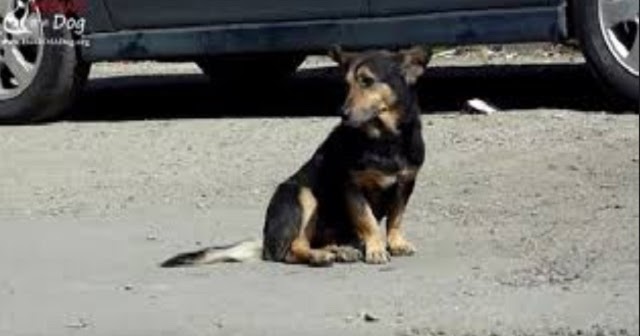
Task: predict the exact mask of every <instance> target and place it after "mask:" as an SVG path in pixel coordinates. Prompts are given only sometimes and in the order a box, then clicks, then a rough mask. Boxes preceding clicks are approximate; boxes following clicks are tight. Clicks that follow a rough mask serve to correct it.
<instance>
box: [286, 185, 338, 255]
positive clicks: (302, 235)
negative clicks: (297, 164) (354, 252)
mask: <svg viewBox="0 0 640 336" xmlns="http://www.w3.org/2000/svg"><path fill="white" fill-rule="evenodd" d="M298 205H299V206H300V209H301V214H302V216H301V218H300V219H301V225H300V228H301V229H300V232H299V234H298V236H297V237H296V238H295V239H294V241H293V242H292V243H291V248H290V250H289V253H288V254H287V258H286V261H287V262H288V263H295V264H299V263H308V264H309V265H311V266H316V267H326V266H331V265H332V264H333V263H334V262H335V261H336V254H335V253H334V252H333V251H331V250H328V249H314V248H312V247H311V242H312V241H313V239H314V236H315V235H316V234H317V232H316V225H317V210H318V202H317V200H316V198H315V197H314V196H313V193H312V192H311V190H309V189H308V188H301V190H300V193H299V194H298Z"/></svg>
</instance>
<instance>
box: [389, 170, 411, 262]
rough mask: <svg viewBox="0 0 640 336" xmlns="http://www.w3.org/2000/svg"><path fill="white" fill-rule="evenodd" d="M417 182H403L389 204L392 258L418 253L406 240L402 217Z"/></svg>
mask: <svg viewBox="0 0 640 336" xmlns="http://www.w3.org/2000/svg"><path fill="white" fill-rule="evenodd" d="M414 186H415V180H410V181H403V182H402V183H400V184H398V186H396V188H395V190H394V193H393V198H392V200H391V203H390V204H389V210H388V215H387V242H388V243H389V252H390V253H391V255H392V256H410V255H413V254H415V253H416V248H415V247H414V246H413V245H412V244H411V243H410V242H409V241H407V239H406V238H405V236H404V234H403V232H402V217H403V216H404V213H405V209H406V207H407V203H408V202H409V198H410V197H411V194H412V193H413V188H414Z"/></svg>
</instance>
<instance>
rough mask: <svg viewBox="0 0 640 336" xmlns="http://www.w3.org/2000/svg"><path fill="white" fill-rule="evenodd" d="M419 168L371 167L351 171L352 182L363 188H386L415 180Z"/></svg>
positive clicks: (373, 189)
mask: <svg viewBox="0 0 640 336" xmlns="http://www.w3.org/2000/svg"><path fill="white" fill-rule="evenodd" d="M417 172H418V170H417V169H416V168H410V167H405V168H403V169H400V170H398V171H394V172H390V171H383V170H378V169H375V168H369V169H365V170H356V171H352V172H351V178H352V182H353V183H354V184H355V185H357V186H358V187H359V188H360V189H363V190H371V191H375V190H385V189H389V188H391V187H393V186H396V185H398V184H403V183H407V182H409V181H413V180H414V179H415V178H416V175H417Z"/></svg>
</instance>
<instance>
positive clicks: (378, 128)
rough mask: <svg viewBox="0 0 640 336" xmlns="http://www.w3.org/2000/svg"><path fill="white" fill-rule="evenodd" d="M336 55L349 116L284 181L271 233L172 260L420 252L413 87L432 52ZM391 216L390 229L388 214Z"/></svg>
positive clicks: (379, 256) (270, 219)
mask: <svg viewBox="0 0 640 336" xmlns="http://www.w3.org/2000/svg"><path fill="white" fill-rule="evenodd" d="M333 58H334V60H336V61H337V62H338V63H339V64H340V65H341V66H342V68H343V69H344V70H345V71H346V81H347V83H348V86H349V94H348V97H347V99H346V102H345V104H344V107H343V109H342V118H343V120H342V123H341V124H340V125H339V126H337V127H336V128H335V129H334V130H333V131H332V132H331V134H330V135H329V137H328V139H327V140H326V141H325V142H324V143H323V144H322V145H321V146H320V148H319V149H318V150H317V151H316V153H315V154H314V155H313V157H312V158H311V160H309V161H308V162H307V163H306V164H305V165H304V166H303V167H302V168H301V169H300V170H299V171H298V172H297V173H296V174H295V175H293V176H292V177H291V178H289V179H288V180H287V181H285V182H284V183H282V184H281V185H280V186H279V187H278V189H277V191H276V193H275V195H274V196H273V198H272V200H271V202H270V204H269V208H268V210H267V216H266V223H265V227H264V237H263V239H262V240H261V241H250V242H245V243H240V244H237V245H234V246H231V247H228V248H221V249H217V248H208V249H205V250H201V251H197V252H192V253H185V254H181V255H178V256H176V257H174V258H172V259H170V260H168V261H166V262H165V263H164V264H163V266H164V267H176V266H185V265H198V264H208V263H215V262H224V261H245V260H248V259H259V258H262V259H264V260H269V261H277V262H286V263H301V264H310V265H313V266H328V265H331V264H333V263H334V262H355V261H359V260H362V259H364V261H366V262H367V263H371V264H384V263H387V262H388V261H389V258H390V256H407V255H412V254H413V253H415V251H416V250H415V248H414V246H413V245H412V244H411V243H409V242H408V241H407V240H406V239H405V237H404V235H403V232H402V217H403V214H404V212H405V208H406V206H407V203H408V201H409V198H410V196H411V194H412V192H413V189H414V185H415V180H416V177H417V175H418V171H419V169H420V167H421V166H422V164H423V162H424V159H425V148H424V142H423V139H422V126H421V123H420V109H419V107H418V102H417V98H416V95H415V93H414V90H413V88H412V87H413V85H414V84H415V82H416V81H417V79H418V78H419V77H420V75H422V73H423V71H424V68H425V66H426V62H427V61H428V58H429V55H428V53H427V52H426V51H424V50H422V49H412V50H409V51H403V52H399V53H391V52H386V51H375V52H366V53H358V54H356V53H346V52H342V51H340V50H336V51H335V52H334V53H333ZM385 218H386V237H383V230H382V229H381V228H380V224H379V223H380V221H381V220H383V219H385Z"/></svg>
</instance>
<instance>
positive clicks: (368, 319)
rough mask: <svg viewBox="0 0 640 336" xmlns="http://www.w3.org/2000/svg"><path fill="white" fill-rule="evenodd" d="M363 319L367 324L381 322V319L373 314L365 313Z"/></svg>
mask: <svg viewBox="0 0 640 336" xmlns="http://www.w3.org/2000/svg"><path fill="white" fill-rule="evenodd" d="M362 318H363V319H364V321H365V322H378V321H380V318H379V317H377V316H375V315H373V314H371V313H364V314H362Z"/></svg>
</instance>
